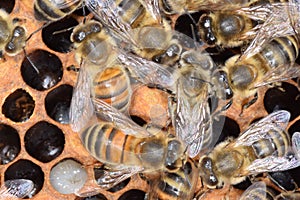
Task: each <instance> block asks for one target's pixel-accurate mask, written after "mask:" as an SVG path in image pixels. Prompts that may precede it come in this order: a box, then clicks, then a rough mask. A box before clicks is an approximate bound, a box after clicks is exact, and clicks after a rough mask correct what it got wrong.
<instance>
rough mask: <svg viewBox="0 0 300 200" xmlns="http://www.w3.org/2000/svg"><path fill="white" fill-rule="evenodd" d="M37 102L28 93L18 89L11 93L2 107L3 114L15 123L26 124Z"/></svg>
mask: <svg viewBox="0 0 300 200" xmlns="http://www.w3.org/2000/svg"><path fill="white" fill-rule="evenodd" d="M34 107H35V102H34V100H33V99H32V97H31V96H30V94H29V93H28V92H26V91H25V90H23V89H17V90H16V91H14V92H13V93H11V94H10V95H9V96H8V97H7V98H6V99H5V101H4V104H3V105H2V113H3V114H4V116H5V117H7V118H9V119H10V120H12V121H14V122H25V121H27V120H28V119H29V118H30V116H31V115H32V113H33V110H34Z"/></svg>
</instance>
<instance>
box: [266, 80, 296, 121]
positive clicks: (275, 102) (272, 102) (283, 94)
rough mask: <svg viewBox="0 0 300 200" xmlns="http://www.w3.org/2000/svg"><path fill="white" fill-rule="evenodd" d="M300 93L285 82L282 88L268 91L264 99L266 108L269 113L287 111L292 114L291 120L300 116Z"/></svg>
mask: <svg viewBox="0 0 300 200" xmlns="http://www.w3.org/2000/svg"><path fill="white" fill-rule="evenodd" d="M299 95H300V92H299V90H298V88H297V87H296V86H294V85H292V84H289V83H286V82H283V83H282V84H281V86H280V87H275V88H271V89H268V90H267V92H266V93H265V97H264V106H265V109H266V111H267V112H268V113H272V112H274V111H276V110H287V111H289V112H290V113H291V119H290V121H292V120H293V119H295V118H296V117H298V116H299V115H300V106H299V105H300V98H298V97H299Z"/></svg>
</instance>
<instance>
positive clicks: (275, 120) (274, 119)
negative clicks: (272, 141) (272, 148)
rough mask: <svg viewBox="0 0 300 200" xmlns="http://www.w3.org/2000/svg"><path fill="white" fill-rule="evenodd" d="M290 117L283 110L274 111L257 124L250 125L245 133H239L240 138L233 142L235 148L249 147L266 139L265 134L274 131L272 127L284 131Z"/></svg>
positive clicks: (266, 135)
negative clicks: (240, 146)
mask: <svg viewBox="0 0 300 200" xmlns="http://www.w3.org/2000/svg"><path fill="white" fill-rule="evenodd" d="M290 116H291V114H290V113H289V112H288V111H285V110H280V111H276V112H273V113H271V114H269V115H267V116H266V117H264V118H263V119H261V120H259V121H258V122H256V123H254V124H252V125H250V126H249V128H248V129H247V130H246V131H244V132H243V133H241V136H239V137H238V138H237V140H236V142H235V146H239V145H243V146H250V145H252V144H253V143H254V142H256V141H258V140H261V139H268V137H269V135H268V134H267V133H268V132H269V131H270V130H272V129H274V126H275V127H278V128H280V129H282V130H285V129H286V127H287V125H288V122H289V119H290Z"/></svg>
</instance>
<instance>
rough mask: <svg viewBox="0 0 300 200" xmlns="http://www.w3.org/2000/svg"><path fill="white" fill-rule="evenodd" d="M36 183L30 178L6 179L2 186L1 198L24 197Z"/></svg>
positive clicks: (0, 189) (8, 199) (10, 199)
mask: <svg viewBox="0 0 300 200" xmlns="http://www.w3.org/2000/svg"><path fill="white" fill-rule="evenodd" d="M33 187H34V184H33V182H32V181H31V180H29V179H13V180H7V181H5V183H4V185H3V186H1V188H0V199H6V200H13V199H19V198H24V197H25V196H27V195H29V194H30V193H31V192H32V190H33Z"/></svg>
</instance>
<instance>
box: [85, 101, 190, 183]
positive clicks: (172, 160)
mask: <svg viewBox="0 0 300 200" xmlns="http://www.w3.org/2000/svg"><path fill="white" fill-rule="evenodd" d="M93 103H94V105H95V110H96V113H97V118H98V119H99V118H100V119H102V120H103V121H101V120H98V121H97V122H96V123H91V125H87V127H86V128H84V129H83V130H82V131H81V133H80V137H81V139H82V143H83V145H84V146H85V148H86V149H87V150H88V151H89V152H90V154H91V155H92V156H94V157H95V158H96V159H97V160H99V161H100V162H102V163H104V164H106V165H109V166H110V168H111V170H110V171H108V172H107V174H105V175H104V177H103V179H101V178H100V179H99V182H100V186H101V187H104V188H106V187H107V188H109V187H112V186H114V185H115V184H117V183H118V182H120V181H122V180H125V179H126V178H128V177H130V176H131V175H133V174H136V173H139V172H143V173H150V172H155V171H159V170H165V169H168V170H172V169H177V168H180V167H181V166H182V163H184V160H186V156H185V154H184V151H185V148H184V146H183V144H182V142H181V141H180V140H178V139H177V138H175V137H171V136H168V134H166V132H165V131H163V130H161V129H157V128H155V127H148V128H142V127H139V126H138V125H136V124H135V123H134V122H133V121H132V120H131V119H129V118H128V117H126V116H125V115H123V114H122V113H121V112H119V111H118V110H116V109H115V108H113V107H111V106H109V105H108V104H106V103H105V102H103V101H101V100H99V99H93ZM117 171H118V172H117Z"/></svg>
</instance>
